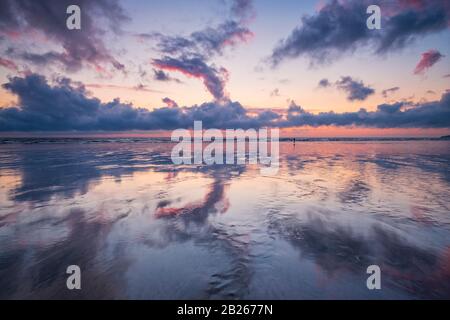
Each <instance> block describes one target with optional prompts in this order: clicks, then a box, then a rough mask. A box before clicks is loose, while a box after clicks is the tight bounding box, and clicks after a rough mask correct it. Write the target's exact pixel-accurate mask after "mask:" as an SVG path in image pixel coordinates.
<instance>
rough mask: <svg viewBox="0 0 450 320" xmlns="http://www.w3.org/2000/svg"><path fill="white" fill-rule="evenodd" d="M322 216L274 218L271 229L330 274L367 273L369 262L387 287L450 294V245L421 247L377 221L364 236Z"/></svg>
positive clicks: (416, 293) (420, 293) (435, 295)
mask: <svg viewBox="0 0 450 320" xmlns="http://www.w3.org/2000/svg"><path fill="white" fill-rule="evenodd" d="M320 216H321V214H319V213H318V212H316V213H310V214H309V218H308V220H307V221H306V222H301V221H298V220H296V218H295V217H293V216H291V217H287V218H284V219H281V220H273V221H272V224H271V226H270V228H271V230H273V231H274V232H275V233H276V234H278V235H279V236H281V237H282V238H283V239H286V240H287V241H289V243H291V244H292V245H293V246H294V247H296V248H298V249H299V250H300V252H301V256H302V257H307V258H308V259H312V260H313V261H314V262H315V263H316V264H317V265H318V266H319V267H320V268H321V269H322V270H323V271H324V272H325V274H327V276H328V277H329V278H333V277H334V276H335V275H336V274H339V273H342V272H346V273H352V274H357V275H360V276H361V277H364V276H365V275H366V274H365V272H366V268H367V266H369V265H372V264H376V265H379V266H380V268H381V271H382V276H383V285H384V286H386V287H394V288H399V289H401V290H406V291H407V292H409V293H410V294H411V295H413V296H416V297H424V298H425V297H428V298H430V297H433V298H448V297H449V296H450V285H448V284H449V283H450V272H449V270H450V267H449V262H450V261H449V254H448V252H449V251H448V249H447V251H445V252H444V253H439V252H437V251H434V250H429V249H425V248H421V247H419V246H417V245H416V244H413V243H411V242H409V241H408V240H407V239H405V238H404V237H402V236H400V235H398V234H397V233H396V232H395V231H394V230H391V229H388V228H385V227H383V226H382V225H380V224H377V223H375V224H374V225H373V226H372V228H371V229H370V231H369V233H368V234H367V235H364V234H361V233H357V232H355V231H354V230H353V229H352V228H351V227H349V226H346V227H345V226H340V225H339V223H336V222H332V221H329V220H328V219H325V218H323V217H322V218H321V217H320ZM327 220H328V221H327Z"/></svg>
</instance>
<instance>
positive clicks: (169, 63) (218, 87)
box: [137, 0, 253, 100]
mask: <svg viewBox="0 0 450 320" xmlns="http://www.w3.org/2000/svg"><path fill="white" fill-rule="evenodd" d="M252 12H253V6H252V1H251V0H233V1H231V16H230V17H228V18H227V19H226V20H225V21H223V22H222V23H220V24H218V25H217V26H215V27H207V28H204V29H202V30H200V31H196V32H193V33H191V34H190V35H188V36H179V35H177V36H170V35H164V34H161V33H148V34H145V33H142V34H139V35H137V36H138V38H139V39H141V40H156V41H157V44H156V48H157V50H158V51H159V52H160V53H161V54H162V55H163V57H162V58H160V59H154V60H153V65H154V66H155V67H158V68H160V69H164V70H166V71H179V72H182V73H184V74H186V75H188V76H192V77H195V78H199V79H202V80H203V83H204V85H205V86H206V88H207V90H208V91H209V92H210V93H211V94H212V95H213V97H214V98H215V99H216V100H220V99H224V98H225V94H224V87H225V83H226V81H227V71H226V69H225V68H216V67H215V66H214V65H212V64H211V63H210V59H212V58H213V57H214V56H216V55H222V54H223V51H224V48H225V47H227V46H231V47H234V46H236V45H237V44H238V43H242V42H246V41H247V40H248V39H249V38H251V37H252V36H253V33H252V32H251V31H250V30H249V29H248V27H247V26H246V23H247V19H248V18H249V17H250V15H251V13H252ZM157 72H158V73H157ZM161 72H162V71H161ZM161 72H160V71H155V76H156V78H157V79H158V80H162V81H167V79H168V75H167V74H165V73H161Z"/></svg>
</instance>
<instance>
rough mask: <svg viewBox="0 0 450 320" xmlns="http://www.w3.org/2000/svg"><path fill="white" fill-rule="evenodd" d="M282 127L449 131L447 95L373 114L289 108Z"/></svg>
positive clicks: (381, 107) (449, 101)
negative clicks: (312, 111) (348, 127)
mask: <svg viewBox="0 0 450 320" xmlns="http://www.w3.org/2000/svg"><path fill="white" fill-rule="evenodd" d="M282 126H313V127H319V126H360V127H374V128H448V127H450V92H447V93H445V94H443V95H442V97H441V100H439V101H433V102H426V103H422V104H415V105H414V104H409V105H408V104H407V103H405V102H398V103H394V104H382V105H379V106H378V108H377V110H376V111H367V110H366V109H360V110H359V111H357V112H344V113H339V114H338V113H335V112H332V111H331V112H321V113H319V114H312V113H310V112H307V111H304V110H303V109H302V108H301V107H298V108H297V107H291V108H289V112H288V116H287V121H285V122H283V123H282Z"/></svg>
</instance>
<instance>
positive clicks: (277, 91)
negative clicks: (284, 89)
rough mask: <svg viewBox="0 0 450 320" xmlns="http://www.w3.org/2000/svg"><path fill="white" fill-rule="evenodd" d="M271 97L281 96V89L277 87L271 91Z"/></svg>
mask: <svg viewBox="0 0 450 320" xmlns="http://www.w3.org/2000/svg"><path fill="white" fill-rule="evenodd" d="M270 96H271V97H279V96H280V89H278V88H275V89H274V90H273V91H272V92H271V93H270Z"/></svg>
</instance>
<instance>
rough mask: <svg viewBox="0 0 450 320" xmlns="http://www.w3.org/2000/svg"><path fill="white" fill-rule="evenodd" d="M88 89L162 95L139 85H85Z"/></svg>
mask: <svg viewBox="0 0 450 320" xmlns="http://www.w3.org/2000/svg"><path fill="white" fill-rule="evenodd" d="M85 87H86V88H95V89H120V90H134V91H145V92H154V93H155V92H156V93H161V92H160V91H157V90H152V89H149V88H148V87H147V86H145V85H143V84H138V85H136V86H134V87H131V86H122V85H120V86H119V85H115V84H99V83H89V84H86V85H85Z"/></svg>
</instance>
